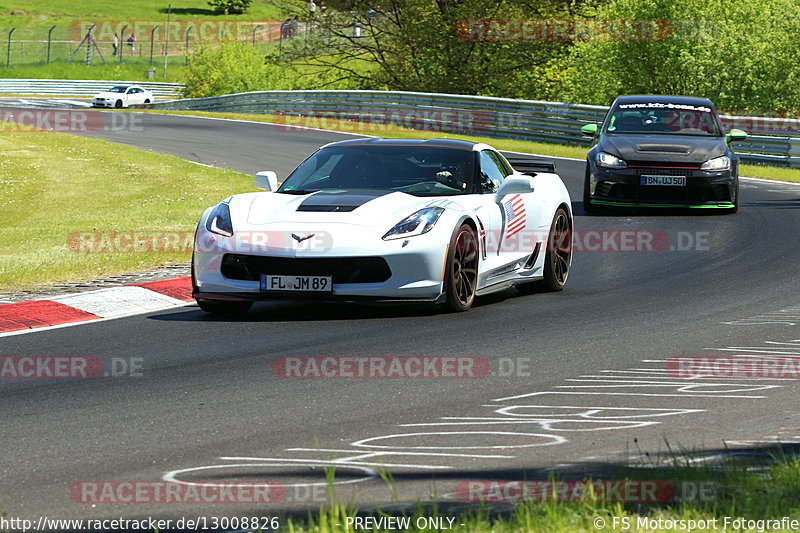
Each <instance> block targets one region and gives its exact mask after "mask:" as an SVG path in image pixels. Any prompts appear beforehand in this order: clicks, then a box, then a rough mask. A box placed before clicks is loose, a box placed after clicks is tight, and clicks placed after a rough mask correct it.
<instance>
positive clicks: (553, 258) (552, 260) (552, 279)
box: [517, 207, 572, 294]
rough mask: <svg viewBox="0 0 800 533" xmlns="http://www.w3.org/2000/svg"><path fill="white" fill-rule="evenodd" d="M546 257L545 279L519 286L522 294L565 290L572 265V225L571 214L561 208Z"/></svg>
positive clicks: (552, 226) (557, 211)
mask: <svg viewBox="0 0 800 533" xmlns="http://www.w3.org/2000/svg"><path fill="white" fill-rule="evenodd" d="M546 246H547V252H545V255H544V279H541V280H538V281H531V282H528V283H522V284H520V285H517V290H518V291H519V292H521V293H522V294H533V293H534V292H540V291H541V292H548V291H549V292H556V291H560V290H562V289H563V288H564V285H566V284H567V278H569V268H570V265H571V264H572V223H571V221H570V218H569V214H568V213H567V211H566V210H565V209H564V208H563V207H559V208H558V209H557V210H556V213H555V215H553V222H552V224H551V225H550V233H549V234H548V237H547V244H546Z"/></svg>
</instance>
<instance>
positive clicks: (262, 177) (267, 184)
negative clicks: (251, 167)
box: [254, 170, 278, 192]
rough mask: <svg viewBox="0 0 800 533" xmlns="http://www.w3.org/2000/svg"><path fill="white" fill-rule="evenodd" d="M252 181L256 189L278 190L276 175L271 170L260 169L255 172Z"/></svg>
mask: <svg viewBox="0 0 800 533" xmlns="http://www.w3.org/2000/svg"><path fill="white" fill-rule="evenodd" d="M254 183H255V186H256V188H257V189H261V190H263V191H270V192H274V191H276V190H278V175H277V174H275V172H273V171H272V170H262V171H261V172H259V173H258V174H256V179H255V182H254Z"/></svg>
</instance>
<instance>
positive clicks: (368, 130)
mask: <svg viewBox="0 0 800 533" xmlns="http://www.w3.org/2000/svg"><path fill="white" fill-rule="evenodd" d="M138 111H145V112H147V113H160V114H172V115H190V116H198V117H214V118H227V119H233V120H249V121H253V122H276V123H278V124H298V123H297V122H296V121H295V119H294V118H293V117H290V118H287V117H284V116H280V115H259V114H253V113H217V112H210V111H161V110H157V109H150V110H138ZM300 124H301V125H303V126H306V127H311V128H319V129H323V130H337V131H344V132H349V133H358V134H363V135H377V136H385V137H394V138H400V139H428V138H431V137H437V138H444V139H464V140H468V141H475V142H484V143H487V144H491V145H492V146H494V147H495V148H497V149H499V150H508V151H514V152H525V153H531V154H541V155H544V156H550V157H566V158H573V159H585V158H586V150H587V148H586V147H583V146H567V145H562V144H549V143H539V142H530V141H519V140H514V139H495V138H492V137H481V136H477V135H461V134H454V133H445V132H441V131H427V130H412V129H408V128H400V127H398V126H395V125H390V126H384V125H381V124H363V123H359V122H352V121H344V120H332V121H326V120H325V119H314V118H312V117H305V118H303V119H302V122H301V123H300ZM739 175H741V176H748V177H751V178H762V179H770V180H776V181H790V182H795V183H800V169H795V168H782V167H770V166H766V165H747V164H742V165H739Z"/></svg>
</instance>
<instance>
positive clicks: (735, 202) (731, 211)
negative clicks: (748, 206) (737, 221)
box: [728, 179, 739, 215]
mask: <svg viewBox="0 0 800 533" xmlns="http://www.w3.org/2000/svg"><path fill="white" fill-rule="evenodd" d="M734 194H735V195H736V196H735V197H734V199H733V207H731V208H730V209H728V214H729V215H732V214H734V213H736V212H737V211H739V180H738V179H737V180H736V191H735V192H734Z"/></svg>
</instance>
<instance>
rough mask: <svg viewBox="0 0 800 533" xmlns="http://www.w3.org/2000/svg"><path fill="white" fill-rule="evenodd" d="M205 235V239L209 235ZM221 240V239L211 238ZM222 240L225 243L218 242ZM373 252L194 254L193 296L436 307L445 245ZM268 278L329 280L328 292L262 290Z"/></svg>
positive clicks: (426, 242) (422, 243) (387, 246)
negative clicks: (433, 304)
mask: <svg viewBox="0 0 800 533" xmlns="http://www.w3.org/2000/svg"><path fill="white" fill-rule="evenodd" d="M205 235H208V234H207V233H206V234H205ZM214 238H219V237H214ZM219 239H224V238H219ZM370 252H372V253H365V252H364V251H363V250H353V249H332V250H328V251H326V252H325V253H324V254H320V253H319V252H302V251H296V252H290V251H286V252H280V251H275V252H274V253H269V254H264V253H257V254H254V253H246V252H242V251H240V250H232V251H213V252H208V251H197V248H196V251H195V254H194V268H193V271H192V277H193V285H194V290H193V296H194V298H195V299H201V300H228V301H236V300H249V301H260V300H286V299H293V300H294V299H297V300H300V299H313V300H322V301H326V300H331V301H342V300H351V301H358V300H405V301H425V302H436V301H440V300H441V298H442V297H443V292H444V291H443V285H444V284H443V278H444V271H445V261H446V257H447V246H446V245H441V244H438V243H437V241H435V240H434V239H428V238H425V237H422V238H419V237H413V238H411V239H408V242H407V243H406V245H405V246H403V240H402V239H398V240H393V241H381V242H380V243H378V244H376V246H375V247H374V249H371V250H370ZM262 274H266V275H298V276H302V275H309V276H324V275H330V276H332V278H333V286H332V291H331V292H324V293H323V292H303V291H285V292H283V291H262V290H261V283H260V277H261V275H262Z"/></svg>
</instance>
